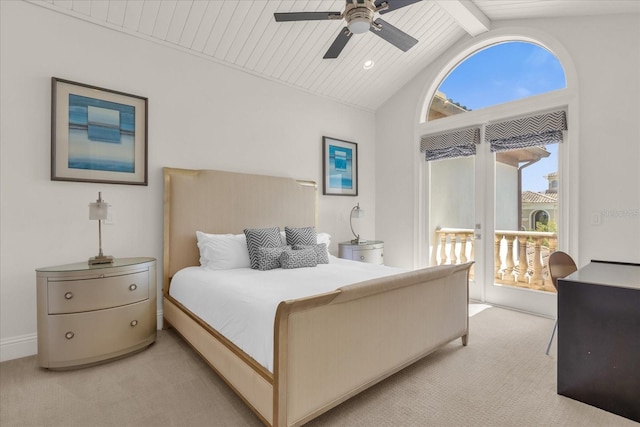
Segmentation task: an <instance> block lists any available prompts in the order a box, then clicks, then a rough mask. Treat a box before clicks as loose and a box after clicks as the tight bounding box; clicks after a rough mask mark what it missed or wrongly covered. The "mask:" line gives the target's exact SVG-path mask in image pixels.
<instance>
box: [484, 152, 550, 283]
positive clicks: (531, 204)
mask: <svg viewBox="0 0 640 427" xmlns="http://www.w3.org/2000/svg"><path fill="white" fill-rule="evenodd" d="M557 172H558V144H552V145H546V146H542V147H532V148H525V149H518V150H510V151H504V152H500V153H497V154H496V177H495V183H496V187H495V203H496V206H495V208H496V209H495V212H496V215H495V236H494V278H495V280H494V281H495V284H497V285H504V286H517V287H521V288H526V289H535V290H539V291H545V292H555V288H554V287H553V284H552V283H551V278H550V277H549V273H548V267H547V259H548V258H549V254H550V253H551V252H553V251H554V250H555V249H556V248H557V244H558V243H557V242H558V238H557V231H558V230H557V224H558V204H559V200H558V173H557Z"/></svg>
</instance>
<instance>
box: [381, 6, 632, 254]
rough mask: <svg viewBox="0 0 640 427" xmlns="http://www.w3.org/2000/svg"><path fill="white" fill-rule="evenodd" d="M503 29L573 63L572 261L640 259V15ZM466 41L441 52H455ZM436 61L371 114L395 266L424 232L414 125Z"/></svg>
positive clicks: (388, 249)
mask: <svg viewBox="0 0 640 427" xmlns="http://www.w3.org/2000/svg"><path fill="white" fill-rule="evenodd" d="M502 28H516V29H517V28H522V29H523V33H524V34H526V35H529V34H530V33H541V34H544V35H546V36H547V37H550V38H553V39H554V40H556V41H557V42H558V43H560V44H561V45H562V46H563V47H564V49H565V50H566V51H567V52H568V53H569V55H570V56H571V59H572V60H573V63H574V65H575V67H576V71H577V75H578V83H579V85H578V87H579V94H578V96H579V99H578V102H579V103H578V109H577V111H575V110H574V111H572V112H570V114H572V113H573V114H577V117H573V118H570V123H571V124H574V125H577V129H576V128H573V129H570V130H569V132H573V133H574V135H576V134H577V135H578V141H577V142H576V143H577V144H579V147H578V150H577V152H578V158H577V159H575V161H574V162H573V163H572V164H573V166H574V169H575V168H577V169H578V175H577V178H578V186H577V188H578V189H579V190H578V191H579V193H578V196H577V197H575V200H576V204H577V206H575V209H574V210H573V211H572V215H571V218H569V223H570V224H571V225H572V226H573V228H574V229H575V231H576V232H575V234H574V235H573V236H572V238H574V239H575V238H577V239H578V245H577V246H576V247H577V248H578V253H579V259H578V264H579V265H583V264H586V263H587V262H588V261H589V260H590V259H609V260H620V261H631V262H640V246H639V245H638V242H637V236H640V215H639V209H640V168H639V167H638V165H639V164H640V121H639V120H638V117H640V103H639V102H638V101H639V100H640V49H639V48H638V43H639V42H640V15H637V14H636V15H612V16H605V17H584V18H557V19H546V20H526V21H510V22H502V23H494V24H493V29H492V32H494V31H497V30H500V29H502ZM467 43H468V40H463V41H461V42H460V43H458V45H456V46H454V47H453V48H452V49H450V50H449V51H448V52H447V53H446V54H445V55H451V56H453V55H454V54H455V53H456V52H461V51H462V49H463V48H464V47H465V46H466V44H467ZM442 66H443V61H442V60H436V61H434V64H432V65H431V66H429V67H427V68H425V69H424V70H423V72H422V73H421V74H420V75H418V76H417V77H416V78H414V79H413V80H412V81H411V82H409V83H408V84H407V85H405V86H404V87H403V88H402V89H401V90H400V91H398V92H397V93H396V94H395V95H394V96H393V97H392V98H391V99H389V100H388V101H387V102H386V103H385V104H384V105H383V106H382V107H381V108H379V109H378V111H377V112H376V152H377V157H376V158H377V162H376V175H377V176H378V177H379V178H378V181H377V187H376V194H377V197H376V207H377V210H376V235H377V238H379V239H381V240H384V241H385V260H386V261H387V262H388V263H391V264H396V265H405V266H412V265H413V264H412V260H414V249H415V247H417V241H418V239H420V238H421V237H420V235H419V233H418V232H417V230H418V223H417V218H418V215H417V212H418V209H419V208H420V206H418V205H417V200H418V198H417V195H418V194H417V192H418V172H417V171H418V168H419V160H417V159H418V158H421V157H422V156H421V155H420V154H419V153H418V142H417V141H416V136H415V134H414V129H415V127H416V123H417V121H418V112H419V106H420V105H421V104H422V103H423V102H424V100H423V99H421V97H422V96H424V95H423V94H424V93H425V91H426V90H427V89H428V87H429V86H430V85H431V84H432V83H433V80H434V79H435V78H436V75H437V74H438V73H439V72H440V71H441V68H442ZM572 120H575V121H572ZM606 153H608V154H606ZM571 173H572V172H570V174H571ZM612 189H615V191H612ZM603 212H604V215H603V216H602V223H601V224H600V225H592V224H591V218H592V214H593V213H603ZM576 222H577V225H576ZM631 236H634V237H631ZM414 264H415V262H414Z"/></svg>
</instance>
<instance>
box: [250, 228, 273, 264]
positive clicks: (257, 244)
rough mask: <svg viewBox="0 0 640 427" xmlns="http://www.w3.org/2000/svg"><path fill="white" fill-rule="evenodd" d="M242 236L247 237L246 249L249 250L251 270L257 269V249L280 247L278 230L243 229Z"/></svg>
mask: <svg viewBox="0 0 640 427" xmlns="http://www.w3.org/2000/svg"><path fill="white" fill-rule="evenodd" d="M244 235H245V236H246V237H247V249H248V250H249V260H250V261H251V268H253V269H254V270H257V269H258V268H259V262H258V249H259V248H279V247H280V246H282V240H281V239H280V229H279V228H278V227H272V228H245V230H244Z"/></svg>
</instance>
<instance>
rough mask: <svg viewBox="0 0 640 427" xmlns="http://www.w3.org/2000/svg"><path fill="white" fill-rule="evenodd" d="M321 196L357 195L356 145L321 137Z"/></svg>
mask: <svg viewBox="0 0 640 427" xmlns="http://www.w3.org/2000/svg"><path fill="white" fill-rule="evenodd" d="M322 153H323V154H322V176H323V180H322V182H323V186H322V194H324V195H333V196H357V195H358V144H356V143H355V142H349V141H343V140H340V139H336V138H331V137H328V136H323V137H322Z"/></svg>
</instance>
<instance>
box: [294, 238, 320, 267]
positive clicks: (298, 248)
mask: <svg viewBox="0 0 640 427" xmlns="http://www.w3.org/2000/svg"><path fill="white" fill-rule="evenodd" d="M302 249H313V251H314V252H315V253H316V261H317V262H318V264H329V252H328V251H327V245H325V244H324V243H320V244H318V245H295V246H294V247H293V250H296V251H298V250H302Z"/></svg>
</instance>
